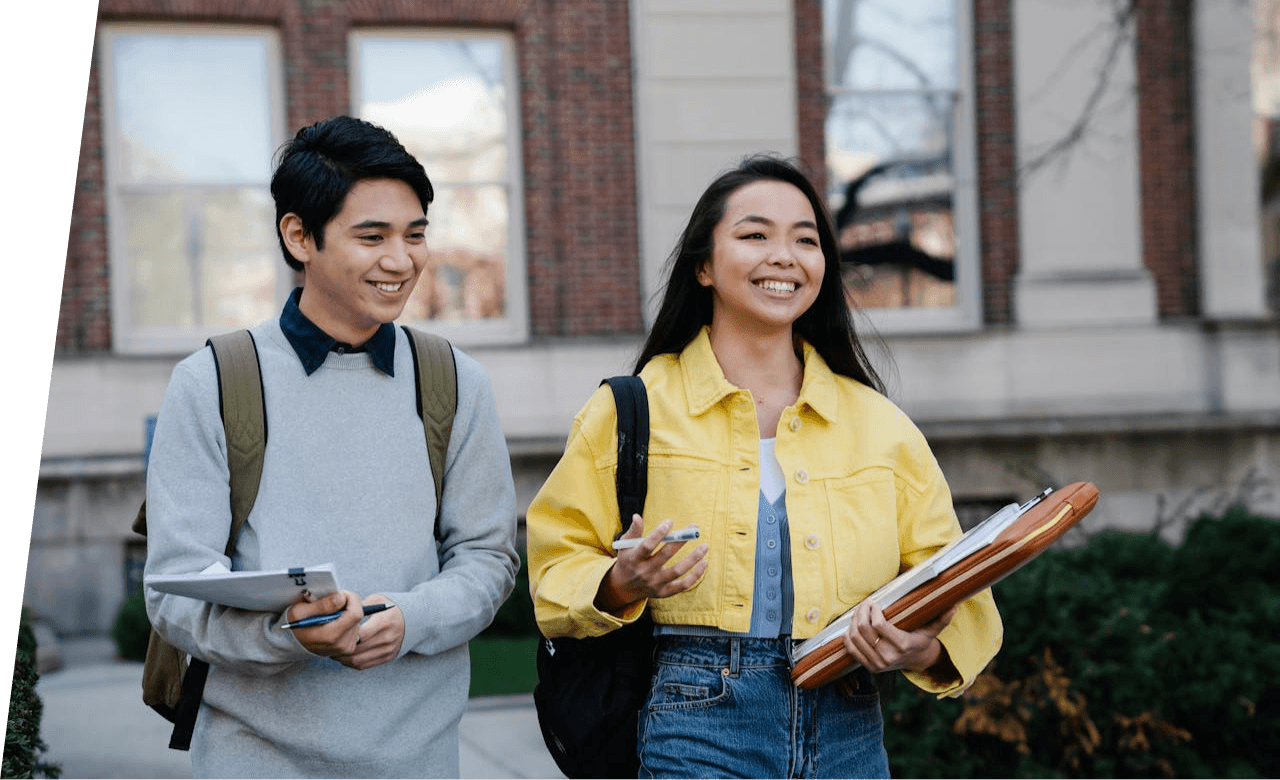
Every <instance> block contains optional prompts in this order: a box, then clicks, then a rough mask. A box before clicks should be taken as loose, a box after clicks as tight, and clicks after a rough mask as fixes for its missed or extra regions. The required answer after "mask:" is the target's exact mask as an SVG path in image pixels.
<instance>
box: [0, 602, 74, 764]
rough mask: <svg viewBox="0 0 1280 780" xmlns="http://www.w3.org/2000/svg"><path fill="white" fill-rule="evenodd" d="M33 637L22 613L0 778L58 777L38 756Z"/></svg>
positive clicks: (38, 705)
mask: <svg viewBox="0 0 1280 780" xmlns="http://www.w3.org/2000/svg"><path fill="white" fill-rule="evenodd" d="M39 679H40V673H39V672H38V671H37V670H36V635H35V633H34V632H33V631H32V630H31V626H30V625H28V623H27V610H26V608H25V607H24V608H23V610H22V617H21V622H20V623H19V624H18V646H17V650H16V651H15V653H14V658H13V683H12V685H11V686H10V688H9V720H8V723H7V724H6V725H5V732H4V759H3V762H2V763H0V777H55V778H56V777H59V776H60V775H61V774H62V770H61V769H60V768H59V767H58V766H57V765H56V764H48V763H44V762H42V761H41V760H40V754H41V753H43V752H44V750H45V744H44V742H42V741H41V740H40V716H41V713H42V710H43V709H44V705H43V703H42V702H41V701H40V697H39V696H38V695H37V694H36V682H37V681H38V680H39Z"/></svg>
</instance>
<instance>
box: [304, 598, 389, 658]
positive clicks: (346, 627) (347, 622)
mask: <svg viewBox="0 0 1280 780" xmlns="http://www.w3.org/2000/svg"><path fill="white" fill-rule="evenodd" d="M338 610H342V615H340V616H339V617H338V619H337V620H333V621H330V622H328V623H325V624H324V625H320V626H312V627H311V628H294V629H290V630H291V631H293V635H294V636H296V637H297V638H298V641H299V642H301V643H302V646H303V647H305V648H307V649H308V650H310V651H311V652H313V653H315V654H316V655H323V656H330V657H337V656H340V655H346V654H349V653H351V652H352V651H354V650H355V649H356V640H357V639H359V638H360V621H361V620H362V619H363V618H364V612H363V611H362V610H361V607H360V597H359V596H357V595H356V594H354V593H352V592H351V591H349V590H344V591H341V592H339V593H330V594H329V595H328V596H325V597H324V598H322V599H317V600H316V601H299V602H298V603H296V604H292V605H290V607H289V608H288V609H286V610H285V612H284V619H285V622H289V623H292V622H294V621H296V620H301V619H302V618H305V617H311V616H312V615H323V614H326V613H329V612H337V611H338ZM387 611H388V612H390V611H391V610H387Z"/></svg>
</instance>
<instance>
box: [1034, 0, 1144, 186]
mask: <svg viewBox="0 0 1280 780" xmlns="http://www.w3.org/2000/svg"><path fill="white" fill-rule="evenodd" d="M1137 5H1138V0H1122V1H1121V3H1120V4H1119V5H1118V6H1117V7H1116V8H1115V12H1114V14H1113V15H1112V20H1111V23H1110V24H1109V25H1108V28H1109V29H1110V30H1111V40H1110V41H1109V42H1108V44H1107V50H1106V54H1105V55H1104V56H1103V59H1102V64H1101V66H1100V67H1099V69H1098V78H1097V80H1096V81H1095V82H1094V85H1093V89H1092V90H1091V91H1090V92H1089V97H1088V99H1086V100H1085V103H1084V106H1083V107H1081V109H1080V113H1079V114H1077V115H1076V118H1075V121H1073V122H1072V123H1071V126H1070V127H1069V128H1067V131H1066V132H1065V133H1063V134H1062V135H1061V136H1059V137H1058V138H1057V139H1055V140H1053V141H1051V142H1049V143H1048V144H1046V145H1044V146H1043V147H1042V148H1041V149H1040V150H1039V151H1037V152H1035V154H1034V155H1033V156H1032V157H1031V158H1030V159H1029V160H1027V161H1026V162H1025V163H1023V164H1022V166H1021V167H1020V168H1019V171H1018V175H1019V178H1026V177H1028V176H1031V175H1032V174H1034V173H1036V172H1037V171H1039V170H1041V169H1042V168H1044V167H1046V166H1048V165H1049V164H1051V163H1053V162H1055V161H1057V160H1060V159H1061V158H1062V157H1063V156H1064V155H1066V154H1067V153H1068V152H1069V151H1071V150H1072V149H1074V148H1075V147H1076V146H1077V145H1079V144H1080V142H1081V141H1083V140H1084V138H1085V136H1086V135H1087V134H1088V133H1089V131H1090V129H1091V128H1092V126H1093V122H1094V119H1095V118H1096V116H1097V113H1098V108H1099V106H1100V105H1101V103H1102V98H1103V97H1104V96H1105V95H1106V94H1107V90H1108V89H1109V88H1110V87H1111V81H1112V78H1113V77H1114V75H1115V69H1116V65H1117V64H1118V63H1119V62H1120V56H1121V54H1123V53H1124V52H1125V51H1126V49H1127V47H1128V45H1129V44H1130V43H1131V42H1132V40H1133V38H1134V35H1135V31H1134V14H1135V13H1136V11H1137ZM1082 44H1083V41H1082V42H1081V44H1080V45H1082ZM1080 45H1077V47H1076V48H1074V49H1073V53H1072V54H1071V55H1070V57H1071V58H1074V56H1075V52H1078V49H1079V46H1080Z"/></svg>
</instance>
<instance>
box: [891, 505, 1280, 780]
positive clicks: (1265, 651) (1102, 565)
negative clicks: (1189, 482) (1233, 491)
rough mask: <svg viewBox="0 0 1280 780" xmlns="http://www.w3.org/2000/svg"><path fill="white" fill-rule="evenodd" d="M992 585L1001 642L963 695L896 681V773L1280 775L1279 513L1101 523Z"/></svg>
mask: <svg viewBox="0 0 1280 780" xmlns="http://www.w3.org/2000/svg"><path fill="white" fill-rule="evenodd" d="M994 591H995V598H996V604H997V606H999V608H1000V615H1001V617H1002V619H1003V620H1004V646H1003V647H1002V649H1001V651H1000V653H999V655H998V656H997V657H996V660H995V661H994V662H993V663H992V665H991V666H990V667H989V668H988V669H987V671H986V672H984V673H983V675H981V676H980V677H979V678H978V680H977V681H976V682H975V683H974V685H973V687H972V688H970V689H969V691H968V692H966V694H965V695H964V697H962V698H961V699H945V700H941V701H939V700H936V699H935V698H934V697H932V696H927V695H923V694H921V693H920V692H919V691H917V690H916V689H915V688H914V687H913V686H910V685H893V686H891V687H890V690H889V691H887V692H886V696H885V703H884V709H885V719H886V734H885V741H886V747H887V749H888V751H889V758H890V763H891V768H892V770H893V773H894V774H895V775H897V776H906V777H937V776H949V777H979V776H982V777H1160V776H1163V777H1188V776H1199V777H1208V776H1216V777H1274V776H1277V770H1280V758H1277V757H1276V751H1275V750H1274V743H1275V737H1274V736H1273V735H1274V734H1275V733H1276V732H1277V730H1278V729H1280V632H1276V631H1275V627H1276V626H1277V625H1280V523H1278V522H1277V521H1275V520H1270V519H1264V518H1257V517H1250V516H1248V515H1247V514H1246V513H1244V512H1243V511H1241V510H1232V511H1230V512H1228V513H1227V514H1226V515H1225V516H1224V517H1222V518H1207V517H1206V518H1201V519H1200V520H1199V521H1197V522H1196V523H1194V524H1193V525H1192V527H1191V528H1190V529H1189V530H1188V532H1187V534H1186V537H1185V539H1184V541H1183V543H1182V544H1181V545H1180V546H1178V547H1176V548H1175V547H1172V546H1170V545H1168V544H1166V543H1165V542H1163V541H1161V540H1160V539H1159V538H1158V537H1156V536H1155V535H1154V534H1130V533H1122V532H1118V531H1109V532H1103V533H1100V534H1098V535H1096V536H1094V537H1093V538H1092V539H1091V540H1090V541H1089V542H1088V544H1086V545H1084V546H1083V547H1079V548H1075V549H1069V550H1050V551H1048V552H1046V553H1045V554H1044V555H1042V556H1040V557H1039V558H1037V559H1036V560H1035V561H1032V562H1031V563H1030V564H1028V565H1027V567H1026V568H1024V569H1022V570H1021V571H1019V572H1018V573H1016V574H1014V575H1013V576H1012V577H1010V578H1008V579H1007V580H1005V581H1003V582H1001V583H999V584H997V585H996V587H995V589H994Z"/></svg>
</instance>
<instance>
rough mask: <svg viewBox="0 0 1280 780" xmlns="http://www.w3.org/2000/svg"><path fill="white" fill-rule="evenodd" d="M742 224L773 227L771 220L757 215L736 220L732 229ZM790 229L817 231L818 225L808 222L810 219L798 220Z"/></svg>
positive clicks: (749, 215)
mask: <svg viewBox="0 0 1280 780" xmlns="http://www.w3.org/2000/svg"><path fill="white" fill-rule="evenodd" d="M743 222H758V223H759V224H761V225H769V226H772V225H773V220H771V219H769V218H768V217H762V216H760V215H759V214H748V215H746V216H745V217H743V218H742V219H740V220H738V221H737V222H735V223H733V225H734V227H737V226H738V225H741V224H742V223H743ZM792 227H798V228H810V229H812V230H817V229H818V223H816V222H814V221H813V220H810V219H802V220H800V221H799V222H797V223H795V224H794V225H792Z"/></svg>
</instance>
